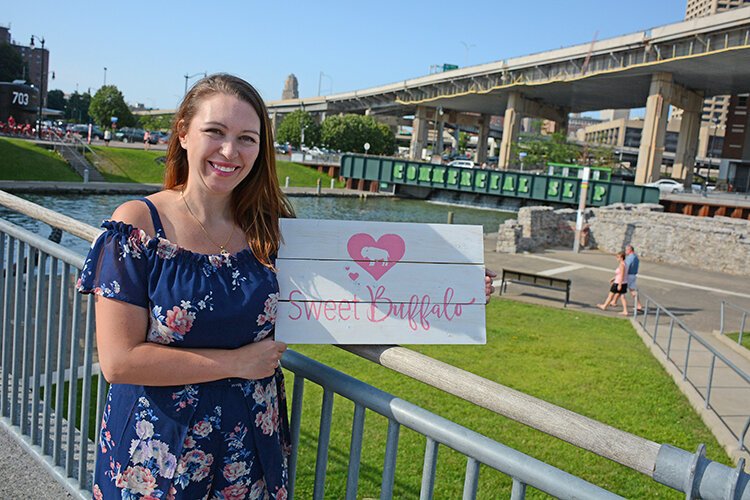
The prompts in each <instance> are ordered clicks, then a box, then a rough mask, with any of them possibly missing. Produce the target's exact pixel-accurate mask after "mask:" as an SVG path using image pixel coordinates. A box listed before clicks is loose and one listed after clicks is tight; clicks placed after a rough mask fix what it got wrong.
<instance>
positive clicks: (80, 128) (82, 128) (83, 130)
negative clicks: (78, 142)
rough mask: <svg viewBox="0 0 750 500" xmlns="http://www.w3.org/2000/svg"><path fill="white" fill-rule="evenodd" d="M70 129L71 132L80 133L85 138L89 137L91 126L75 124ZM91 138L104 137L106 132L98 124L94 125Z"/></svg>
mask: <svg viewBox="0 0 750 500" xmlns="http://www.w3.org/2000/svg"><path fill="white" fill-rule="evenodd" d="M68 130H70V132H71V133H72V134H78V135H80V136H81V138H83V139H85V138H87V137H88V135H89V126H88V125H83V124H79V125H73V126H72V127H70V128H69V129H68ZM91 138H92V139H103V138H104V132H103V131H102V129H100V128H99V127H98V126H96V125H93V126H92V127H91Z"/></svg>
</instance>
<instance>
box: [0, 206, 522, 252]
mask: <svg viewBox="0 0 750 500" xmlns="http://www.w3.org/2000/svg"><path fill="white" fill-rule="evenodd" d="M21 196H22V197H23V198H25V199H27V200H29V201H31V202H34V203H36V204H38V205H41V206H43V207H45V208H49V209H51V210H55V211H57V212H60V213H63V214H65V215H68V216H70V217H73V218H74V219H78V220H80V221H82V222H85V223H87V224H90V225H92V226H95V227H99V225H100V224H101V221H102V220H103V219H105V218H107V217H109V216H110V215H111V214H112V212H113V211H114V210H115V208H117V207H118V206H119V205H121V204H122V203H124V202H125V201H127V200H129V199H132V198H133V197H132V196H131V195H41V194H24V195H21ZM290 200H291V202H292V205H294V209H295V211H296V212H297V216H298V217H301V218H305V219H343V220H368V221H377V220H379V221H388V222H429V223H445V222H446V221H447V219H448V212H453V213H454V217H453V223H454V224H476V225H481V226H483V228H484V232H485V233H489V232H495V231H497V228H498V226H499V225H500V224H501V223H502V222H503V221H504V220H506V219H508V218H514V217H515V214H514V213H512V212H502V211H498V210H483V209H475V208H468V207H462V206H454V205H443V204H435V203H428V202H424V201H417V200H405V199H399V198H372V197H370V198H367V199H360V198H327V197H292V198H290ZM0 217H2V218H4V219H6V220H8V221H10V222H13V223H14V224H18V225H20V226H22V227H24V228H26V229H28V230H30V231H33V232H35V233H37V234H40V235H42V236H44V237H47V236H49V234H50V232H51V229H50V227H49V226H47V225H46V224H41V223H39V222H37V221H35V220H32V219H29V218H28V217H26V216H24V215H21V214H18V213H16V212H13V211H10V210H8V209H6V208H5V207H2V206H0ZM61 244H62V245H64V246H66V247H68V248H70V249H71V250H74V251H76V252H79V253H82V254H83V253H86V252H87V250H88V243H86V242H84V241H82V240H80V239H78V238H76V237H74V236H71V235H69V234H65V235H64V236H63V239H62V242H61Z"/></svg>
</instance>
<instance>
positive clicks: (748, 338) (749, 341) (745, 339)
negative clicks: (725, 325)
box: [727, 330, 750, 349]
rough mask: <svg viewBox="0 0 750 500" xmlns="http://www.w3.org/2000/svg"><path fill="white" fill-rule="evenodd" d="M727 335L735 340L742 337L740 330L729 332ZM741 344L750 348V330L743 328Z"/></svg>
mask: <svg viewBox="0 0 750 500" xmlns="http://www.w3.org/2000/svg"><path fill="white" fill-rule="evenodd" d="M727 337H729V338H730V339H732V340H733V341H734V342H737V339H739V338H740V332H734V333H727ZM740 345H741V346H742V347H744V348H745V349H750V332H746V331H744V330H743V332H742V343H741V344H740Z"/></svg>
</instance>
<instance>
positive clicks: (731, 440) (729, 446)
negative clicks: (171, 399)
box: [630, 318, 750, 472]
mask: <svg viewBox="0 0 750 500" xmlns="http://www.w3.org/2000/svg"><path fill="white" fill-rule="evenodd" d="M630 323H631V324H632V325H633V329H634V330H635V331H636V332H637V333H638V335H639V336H640V337H641V340H643V343H644V344H646V347H648V348H649V350H650V351H651V353H652V354H653V356H654V357H655V358H656V359H657V360H658V361H659V363H661V365H662V366H663V367H664V369H665V370H666V372H667V373H668V374H669V375H671V376H672V379H673V380H674V382H675V384H676V385H677V387H678V388H679V389H680V391H682V393H683V394H684V395H685V396H686V397H687V399H688V401H689V402H690V405H691V406H692V407H693V409H694V410H695V411H696V413H698V415H700V417H701V420H703V422H704V423H705V424H706V426H707V427H708V428H709V430H710V431H711V433H712V434H713V435H714V436H715V437H716V440H717V441H718V442H719V444H720V445H721V446H722V447H723V448H724V451H726V452H727V454H728V455H729V457H730V458H731V459H732V461H733V462H734V464H735V465H736V464H737V463H738V462H739V459H740V458H744V459H745V462H746V463H748V462H750V453H748V452H747V451H740V448H739V444H738V443H737V438H735V437H734V436H733V435H732V433H731V432H729V430H728V429H727V427H726V426H725V425H724V423H723V422H722V421H721V420H720V419H719V417H717V416H716V414H715V413H714V412H713V411H712V410H710V409H708V408H706V402H705V400H704V399H703V396H701V394H700V393H699V392H698V391H696V390H695V388H694V387H693V386H692V385H690V383H689V382H687V381H685V380H683V379H682V373H680V371H679V370H678V369H677V367H675V365H674V364H672V362H671V361H670V360H669V359H667V356H666V354H664V352H663V351H662V350H661V349H660V348H659V346H658V345H657V344H654V342H653V338H652V337H651V336H650V335H649V334H648V332H646V330H644V329H643V327H642V326H641V324H640V323H638V321H636V320H635V319H633V318H630ZM746 469H747V470H748V472H750V468H747V467H746Z"/></svg>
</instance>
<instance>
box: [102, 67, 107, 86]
mask: <svg viewBox="0 0 750 500" xmlns="http://www.w3.org/2000/svg"><path fill="white" fill-rule="evenodd" d="M106 86H107V67H106V66H104V83H103V84H102V87H106Z"/></svg>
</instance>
